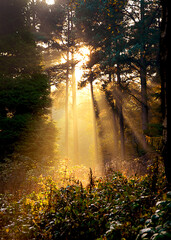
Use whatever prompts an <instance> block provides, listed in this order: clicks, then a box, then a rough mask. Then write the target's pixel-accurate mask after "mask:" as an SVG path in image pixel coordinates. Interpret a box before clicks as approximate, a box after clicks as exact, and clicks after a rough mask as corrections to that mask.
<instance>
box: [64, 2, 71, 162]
mask: <svg viewBox="0 0 171 240" xmlns="http://www.w3.org/2000/svg"><path fill="white" fill-rule="evenodd" d="M67 27H68V29H67V45H68V46H67V71H66V96H65V154H66V157H67V158H68V151H69V150H68V149H69V147H68V92H69V42H70V22H69V4H68V26H67Z"/></svg>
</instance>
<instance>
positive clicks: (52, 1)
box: [46, 0, 55, 5]
mask: <svg viewBox="0 0 171 240" xmlns="http://www.w3.org/2000/svg"><path fill="white" fill-rule="evenodd" d="M46 3H47V4H49V5H53V4H54V3H55V1H54V0H46Z"/></svg>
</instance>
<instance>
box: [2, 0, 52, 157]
mask: <svg viewBox="0 0 171 240" xmlns="http://www.w3.org/2000/svg"><path fill="white" fill-rule="evenodd" d="M27 4H28V2H27V1H22V0H9V1H1V2H0V6H1V7H0V11H1V13H2V14H0V16H1V21H0V32H1V35H0V49H1V50H0V63H1V64H0V90H1V91H0V96H1V97H0V102H1V104H0V145H1V149H0V150H1V160H2V159H3V158H4V157H5V156H6V155H7V154H9V153H12V152H13V150H14V145H15V143H16V142H17V141H18V140H19V138H20V136H21V133H22V132H23V130H24V128H25V127H26V126H27V124H28V123H29V122H31V121H32V120H33V119H35V118H38V117H39V116H42V115H43V114H45V113H47V108H48V107H49V106H50V99H49V80H48V78H47V76H45V75H44V74H42V68H41V64H40V60H41V58H40V54H39V52H38V49H37V47H36V44H35V41H34V38H33V35H32V34H31V32H30V31H29V29H28V26H27V23H28V22H27V21H26V18H25V17H26V16H28V14H27V11H26V9H27ZM9 16H12V18H11V17H9ZM6 20H7V22H6ZM27 20H28V19H27ZM6 23H7V25H8V28H7V29H6Z"/></svg>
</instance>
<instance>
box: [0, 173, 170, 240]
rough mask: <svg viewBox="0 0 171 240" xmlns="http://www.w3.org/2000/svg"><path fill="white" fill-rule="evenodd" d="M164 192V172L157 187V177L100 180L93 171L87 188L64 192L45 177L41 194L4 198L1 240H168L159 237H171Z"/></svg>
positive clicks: (74, 184)
mask: <svg viewBox="0 0 171 240" xmlns="http://www.w3.org/2000/svg"><path fill="white" fill-rule="evenodd" d="M164 188H165V177H164V175H163V174H161V175H160V176H158V177H157V179H155V187H154V174H148V175H145V176H143V177H137V176H134V177H129V178H128V177H126V176H124V175H123V174H122V173H120V172H114V173H112V174H110V176H108V177H104V178H99V179H96V178H95V177H94V176H93V175H92V172H91V171H90V174H89V184H88V185H87V186H86V187H83V185H82V183H81V182H79V181H74V180H72V181H68V185H66V186H65V187H60V188H59V187H58V185H57V184H56V182H55V181H53V180H52V178H51V177H45V178H43V177H42V178H41V180H40V189H39V191H38V192H32V193H31V194H30V195H26V196H22V197H21V198H20V199H17V200H16V199H15V198H14V196H13V195H10V194H4V195H1V199H0V201H1V209H0V215H1V219H2V222H1V240H8V239H10V240H11V239H16V240H26V239H32V240H33V239H35V240H37V239H39V240H41V239H43V240H49V239H54V240H55V239H58V240H74V239H76V240H86V239H89V240H94V239H97V240H102V239H103V240H105V239H107V240H110V239H115V240H121V239H122V240H125V239H126V240H133V239H136V237H137V239H138V240H140V239H153V240H157V239H169V238H159V237H160V236H161V233H162V234H167V235H168V236H170V235H169V234H170V233H169V232H170V225H171V224H170V223H171V222H170V221H171V219H170V207H171V202H170V199H169V197H170V193H167V194H166V193H164V191H163V189H164ZM162 231H163V232H162ZM143 234H144V235H143ZM165 236H166V235H165ZM157 237H158V238H157Z"/></svg>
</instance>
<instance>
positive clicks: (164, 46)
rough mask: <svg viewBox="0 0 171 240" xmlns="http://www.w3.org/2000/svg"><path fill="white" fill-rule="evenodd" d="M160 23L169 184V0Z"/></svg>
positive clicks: (164, 3)
mask: <svg viewBox="0 0 171 240" xmlns="http://www.w3.org/2000/svg"><path fill="white" fill-rule="evenodd" d="M161 5H162V24H161V42H160V73H161V81H162V111H163V145H164V147H163V158H164V164H165V172H166V178H167V181H168V184H169V188H170V185H171V175H170V172H171V163H170V155H169V154H170V152H169V146H168V144H169V131H168V122H169V120H168V118H169V116H170V115H169V9H170V5H169V1H168V0H161Z"/></svg>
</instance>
